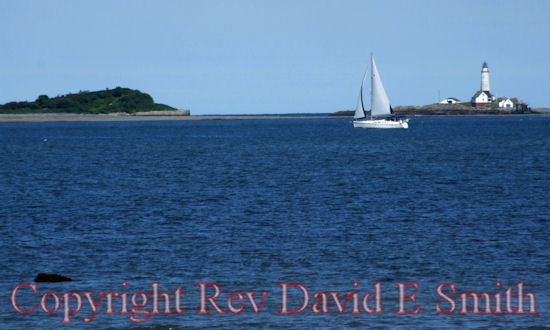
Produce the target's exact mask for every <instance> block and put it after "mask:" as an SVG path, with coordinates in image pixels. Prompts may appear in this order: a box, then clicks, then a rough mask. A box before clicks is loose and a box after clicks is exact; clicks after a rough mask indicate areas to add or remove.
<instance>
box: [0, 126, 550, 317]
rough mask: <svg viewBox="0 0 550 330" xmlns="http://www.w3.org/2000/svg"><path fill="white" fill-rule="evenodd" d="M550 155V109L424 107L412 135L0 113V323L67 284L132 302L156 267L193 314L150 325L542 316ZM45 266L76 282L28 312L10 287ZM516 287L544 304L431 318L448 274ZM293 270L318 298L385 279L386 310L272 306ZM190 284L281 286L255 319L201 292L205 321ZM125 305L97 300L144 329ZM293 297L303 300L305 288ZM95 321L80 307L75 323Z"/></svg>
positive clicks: (547, 281)
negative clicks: (527, 112)
mask: <svg viewBox="0 0 550 330" xmlns="http://www.w3.org/2000/svg"><path fill="white" fill-rule="evenodd" d="M549 169H550V117H476V118H472V117H464V118H414V119H412V120H411V122H410V129H408V130H368V129H353V128H352V127H351V123H350V121H349V120H341V119H325V120H323V119H307V120H304V119H289V120H243V121H233V120H232V121H224V120H215V121H197V122H194V121H188V122H120V123H20V124H0V192H1V199H0V235H1V240H0V251H1V252H0V254H1V256H2V258H1V259H0V265H1V267H0V275H1V277H0V289H1V292H2V295H1V299H2V300H1V303H0V327H2V328H22V327H29V328H57V327H59V326H62V325H63V324H62V323H61V320H62V317H63V313H62V309H63V307H62V306H63V303H64V301H63V298H62V294H63V293H64V292H71V291H78V292H82V291H92V292H95V293H96V295H95V296H94V297H96V298H97V292H98V291H106V292H109V291H110V292H115V291H116V292H120V293H122V292H124V291H126V292H128V297H130V296H131V295H132V294H133V293H135V292H137V291H147V292H151V290H152V289H151V287H150V284H151V283H153V282H155V281H158V282H159V286H160V290H162V291H169V292H172V291H174V290H175V289H176V288H177V287H178V286H181V288H182V289H181V290H182V291H186V292H187V293H186V295H184V296H182V300H181V305H182V307H184V308H185V311H184V312H183V313H182V314H179V315H178V314H175V313H174V314H171V315H153V316H152V317H151V318H150V319H148V320H147V321H146V322H144V323H142V324H141V325H142V326H165V327H181V328H183V327H217V326H221V327H227V328H239V327H244V326H260V327H263V326H275V327H284V328H287V327H292V328H308V327H366V326H373V325H379V326H388V327H389V326H391V327H403V328H409V327H420V326H428V327H441V326H451V327H464V326H466V327H495V326H497V327H509V326H513V327H520V326H536V325H548V324H550V239H549V237H550V202H549V201H550V173H549ZM40 272H52V273H59V274H63V275H65V276H69V277H71V278H73V279H74V280H75V281H73V282H64V283H39V284H38V286H37V295H36V296H35V295H34V294H33V293H32V290H31V289H30V288H28V287H25V288H23V289H21V290H20V291H19V293H18V295H17V297H18V304H19V305H20V306H21V308H23V309H30V308H31V307H33V306H34V305H36V304H38V303H39V300H40V296H41V295H42V294H44V293H45V292H47V291H53V292H55V293H56V294H58V295H59V297H60V305H61V307H60V310H59V311H58V312H57V313H55V314H53V315H47V314H46V313H44V312H43V311H42V310H41V309H40V307H38V308H37V309H36V310H35V311H34V312H33V313H31V314H27V315H23V314H19V313H17V312H15V311H14V309H13V308H12V307H11V306H10V293H11V292H12V289H13V288H14V287H15V286H16V285H17V284H19V283H24V282H32V281H33V279H34V277H35V276H36V275H37V274H38V273H40ZM123 281H126V282H127V286H126V287H123V286H122V284H121V283H122V282H123ZM354 281H357V282H358V285H357V287H354V286H353V282H354ZM497 281H500V282H501V283H502V287H501V288H497V287H496V285H495V283H496V282H497ZM520 281H523V282H524V285H525V290H526V291H532V292H533V293H534V295H535V296H536V304H537V310H538V312H539V314H538V315H471V314H470V315H460V314H458V310H457V311H456V312H455V313H452V314H450V315H436V313H435V304H436V302H437V301H439V302H441V303H442V307H443V308H445V309H446V308H449V304H447V303H446V302H444V301H443V300H442V299H441V298H439V297H438V296H437V295H436V293H435V288H436V287H437V285H438V284H440V283H444V282H448V283H455V284H456V293H457V294H458V293H460V292H463V291H476V292H481V291H488V292H489V293H491V294H492V293H495V292H498V291H499V290H500V291H504V288H506V287H507V286H508V285H514V284H515V283H518V282H520ZM280 282H294V283H300V284H301V285H303V286H304V287H307V289H308V291H309V293H310V295H311V297H310V298H311V299H312V300H315V299H313V294H314V293H315V292H316V291H324V292H328V291H341V292H342V293H341V297H342V298H343V299H344V292H345V291H355V292H359V295H360V297H361V298H362V297H363V296H364V295H365V294H366V293H367V292H369V291H373V290H374V289H373V287H372V285H373V284H374V283H375V282H380V283H381V288H382V291H381V305H382V307H383V308H384V311H383V312H381V313H379V314H376V315H367V314H365V313H362V314H359V315H353V314H350V311H351V308H352V307H351V305H352V302H351V301H350V302H349V303H348V305H347V307H346V310H345V312H344V313H343V314H339V313H338V311H337V308H336V305H335V303H334V302H333V300H332V299H331V298H330V297H329V299H328V304H329V308H330V312H329V313H327V314H326V315H322V314H314V313H313V312H312V311H311V304H312V300H310V304H309V306H308V308H307V309H306V310H305V311H303V312H302V313H298V314H296V315H279V314H278V313H277V312H278V311H279V309H280V308H281V287H280V286H279V285H278V283H280ZM396 282H415V283H417V284H418V290H417V291H416V303H417V305H421V310H420V312H419V314H417V315H397V314H395V313H394V311H395V310H397V307H398V289H397V287H396V286H395V285H394V283H396ZM196 283H216V284H217V285H218V286H219V287H220V289H221V296H220V298H218V299H217V301H218V302H219V303H220V306H221V308H223V309H224V310H226V311H227V310H228V308H227V303H226V301H227V297H228V294H229V293H230V292H232V291H241V292H242V291H255V292H256V296H255V297H256V298H257V300H258V301H259V296H260V291H268V292H269V294H268V295H267V297H266V299H265V301H264V303H263V305H262V306H261V309H260V312H259V313H257V314H255V313H253V312H252V308H251V307H250V303H249V302H248V300H247V298H246V297H245V298H244V299H243V302H242V303H243V304H244V311H243V312H242V313H240V314H235V315H234V314H232V313H231V312H228V314H226V315H219V314H217V313H216V312H215V311H214V309H213V308H212V306H211V305H210V304H208V305H207V307H208V310H209V311H210V312H211V314H210V315H197V314H196V311H197V310H198V309H199V307H200V306H199V287H198V286H197V285H196ZM207 289H208V290H207V295H209V296H210V295H212V294H213V291H214V289H213V287H212V286H209V287H208V288H207ZM514 290H516V289H514ZM412 291H413V288H412V287H407V294H410V293H411V292H412ZM516 291H517V290H516ZM447 292H448V293H449V294H450V291H449V290H447ZM172 297H173V296H172ZM453 297H454V298H457V296H456V295H454V296H453ZM48 299H49V300H47V302H48V306H49V307H48V308H52V309H53V307H54V300H53V298H52V297H49V298H48ZM117 299H118V300H117ZM117 299H115V300H114V307H113V308H114V310H115V312H117V313H115V314H113V315H110V314H104V311H105V309H106V306H105V299H104V300H102V301H100V305H99V307H98V309H99V312H98V313H97V315H96V316H95V318H94V319H93V320H92V321H91V322H90V325H91V327H114V328H122V327H132V326H137V324H135V323H133V322H131V321H130V320H129V316H130V314H118V311H119V310H120V307H121V306H120V298H117ZM343 299H342V300H343ZM288 300H289V308H291V309H297V308H298V307H300V304H301V303H302V294H301V291H299V290H298V289H297V288H291V289H290V291H289V299H288ZM138 302H139V298H138ZM458 302H459V300H458V298H457V303H458ZM173 303H174V301H171V304H172V309H173ZM240 303H241V302H238V303H235V305H236V306H239V304H240ZM470 303H471V301H470ZM526 303H527V300H526ZM417 305H413V304H412V302H410V301H407V305H406V307H407V308H408V309H414V307H416V306H417ZM482 305H483V304H482ZM72 306H73V307H74V306H75V300H73V301H72ZM162 306H163V304H162V303H161V307H160V309H162ZM371 306H373V304H371ZM513 306H514V307H516V301H515V300H514V301H513ZM131 307H132V306H131V304H130V303H129V307H128V308H129V309H130V308H131ZM471 307H472V306H471V305H470V306H469V308H470V309H471ZM147 308H149V309H151V304H149V305H148V306H147ZM482 309H483V308H482ZM90 315H91V310H90V307H89V305H88V304H87V302H86V301H84V302H83V307H82V310H81V311H80V312H79V313H77V314H76V315H73V316H71V319H72V320H73V323H72V324H71V325H70V326H73V327H83V326H84V321H83V318H84V317H87V316H90ZM144 315H145V314H144ZM142 316H143V315H142Z"/></svg>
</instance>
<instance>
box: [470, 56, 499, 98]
mask: <svg viewBox="0 0 550 330" xmlns="http://www.w3.org/2000/svg"><path fill="white" fill-rule="evenodd" d="M494 100H496V97H495V96H494V95H493V94H491V88H490V87H489V68H488V67H487V62H483V66H482V67H481V89H480V90H479V91H477V92H476V93H475V94H474V96H472V101H471V103H472V105H473V106H474V107H479V106H483V105H486V104H489V103H491V102H493V101H494Z"/></svg>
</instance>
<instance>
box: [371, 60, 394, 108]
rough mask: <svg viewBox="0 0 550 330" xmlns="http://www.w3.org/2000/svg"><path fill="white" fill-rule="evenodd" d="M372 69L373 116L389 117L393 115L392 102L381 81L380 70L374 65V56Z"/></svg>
mask: <svg viewBox="0 0 550 330" xmlns="http://www.w3.org/2000/svg"><path fill="white" fill-rule="evenodd" d="M371 67H372V75H371V88H372V89H371V101H370V102H371V116H373V117H376V116H380V117H381V116H389V115H390V114H391V109H390V100H389V99H388V96H387V95H386V91H385V90H384V86H382V81H381V80H380V75H379V74H378V69H376V64H375V63H374V56H372V55H371Z"/></svg>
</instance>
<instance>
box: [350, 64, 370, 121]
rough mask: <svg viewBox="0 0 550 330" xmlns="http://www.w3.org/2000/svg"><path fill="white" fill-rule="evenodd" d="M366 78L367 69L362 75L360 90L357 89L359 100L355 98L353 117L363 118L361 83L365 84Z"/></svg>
mask: <svg viewBox="0 0 550 330" xmlns="http://www.w3.org/2000/svg"><path fill="white" fill-rule="evenodd" d="M366 78H367V71H365V74H364V75H363V81H362V82H361V90H360V91H359V100H357V108H356V109H355V114H354V115H353V119H360V118H365V107H364V106H363V85H365V79H366Z"/></svg>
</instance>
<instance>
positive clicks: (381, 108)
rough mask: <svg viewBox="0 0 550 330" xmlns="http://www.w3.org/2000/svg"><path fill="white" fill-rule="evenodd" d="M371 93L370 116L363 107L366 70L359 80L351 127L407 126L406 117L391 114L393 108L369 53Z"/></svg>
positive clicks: (407, 120)
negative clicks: (357, 96) (359, 85)
mask: <svg viewBox="0 0 550 330" xmlns="http://www.w3.org/2000/svg"><path fill="white" fill-rule="evenodd" d="M370 61H371V80H370V81H371V94H370V99H371V101H370V103H371V111H370V116H369V117H367V116H366V115H365V107H364V106H363V86H364V84H365V79H366V78H367V72H365V75H364V76H363V81H362V82H361V91H360V92H359V100H358V101H357V108H356V109H355V114H354V116H353V127H361V128H409V119H408V118H398V117H397V116H395V115H394V114H393V110H392V108H391V106H390V100H389V99H388V96H387V95H386V91H385V90H384V86H382V81H381V80H380V75H379V74H378V69H377V68H376V63H374V56H373V55H372V54H371V59H370Z"/></svg>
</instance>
